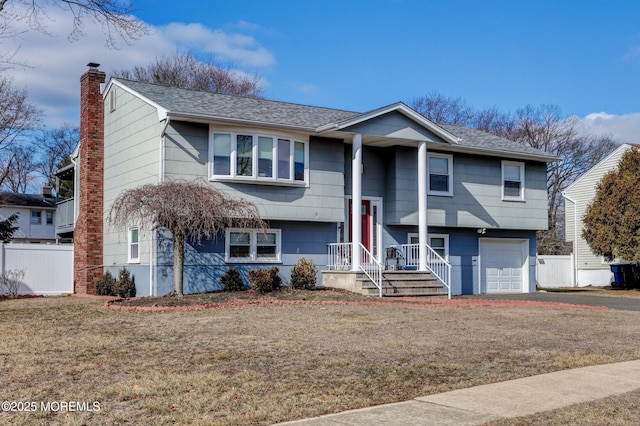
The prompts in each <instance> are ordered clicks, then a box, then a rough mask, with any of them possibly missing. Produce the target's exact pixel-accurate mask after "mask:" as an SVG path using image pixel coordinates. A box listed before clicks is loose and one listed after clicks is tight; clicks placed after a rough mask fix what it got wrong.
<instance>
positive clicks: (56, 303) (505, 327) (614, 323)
mask: <svg viewBox="0 0 640 426" xmlns="http://www.w3.org/2000/svg"><path fill="white" fill-rule="evenodd" d="M324 294H325V295H326V294H328V293H324ZM367 300H368V301H371V299H367ZM102 304H103V301H99V300H91V299H80V298H74V297H61V298H45V299H30V300H4V301H0V377H2V378H3V392H2V396H3V399H5V400H22V401H59V400H73V401H95V400H97V401H100V403H101V407H102V408H103V409H102V410H101V411H100V412H97V413H95V412H94V413H66V414H61V413H52V414H49V413H43V412H36V413H33V414H30V415H27V414H24V413H21V414H18V413H3V414H0V421H2V420H5V421H7V420H9V421H16V422H17V423H22V422H24V423H42V422H48V423H51V424H82V423H91V424H95V423H98V424H100V423H103V424H114V423H125V422H126V423H130V424H174V423H178V424H213V425H236V424H272V423H275V422H280V421H285V420H293V419H300V418H305V417H309V416H315V415H320V414H327V413H333V412H338V411H342V410H347V409H353V408H359V407H365V406H369V405H374V404H382V403H390V402H397V401H403V400H406V399H409V398H413V397H416V396H420V395H428V394H432V393H436V392H442V391H447V390H453V389H458V388H464V387H468V386H473V385H479V384H485V383H490V382H497V381H502V380H508V379H513V378H517V377H524V376H529V375H534V374H539V373H546V372H549V371H556V370H560V369H564V368H573V367H581V366H585V365H592V364H600V363H606V362H617V361H624V360H631V359H637V358H640V349H638V348H637V345H636V342H637V341H639V340H640V313H636V312H620V311H589V310H576V309H555V308H539V307H537V308H534V307H451V306H429V305H424V306H417V305H404V304H399V303H393V304H389V303H385V304H368V305H336V304H320V303H311V304H295V305H292V304H284V305H268V306H260V305H254V306H245V307H235V308H226V309H214V310H200V311H175V312H174V311H162V312H141V311H116V310H111V309H105V308H104V307H103V306H102Z"/></svg>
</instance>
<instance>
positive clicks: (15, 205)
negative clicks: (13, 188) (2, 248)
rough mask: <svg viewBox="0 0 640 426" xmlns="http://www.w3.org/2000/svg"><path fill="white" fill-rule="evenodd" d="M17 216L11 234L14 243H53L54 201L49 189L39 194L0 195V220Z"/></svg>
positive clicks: (44, 188) (54, 236)
mask: <svg viewBox="0 0 640 426" xmlns="http://www.w3.org/2000/svg"><path fill="white" fill-rule="evenodd" d="M16 213H17V214H18V220H17V221H16V226H17V227H18V229H17V230H16V231H15V232H14V234H13V240H12V242H14V243H49V244H51V243H55V242H56V231H55V213H56V201H55V198H54V197H53V196H52V194H51V188H49V187H43V188H42V192H41V193H40V194H19V193H16V192H2V193H0V220H6V219H7V218H9V217H10V216H11V215H13V214H16Z"/></svg>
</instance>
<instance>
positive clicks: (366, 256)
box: [360, 243, 382, 297]
mask: <svg viewBox="0 0 640 426" xmlns="http://www.w3.org/2000/svg"><path fill="white" fill-rule="evenodd" d="M360 253H361V254H360V259H361V261H360V269H361V270H362V272H364V273H365V275H366V276H367V277H369V279H370V280H371V281H372V282H373V283H374V284H375V285H376V287H378V291H379V295H380V297H382V263H380V262H378V259H376V258H375V257H374V256H373V255H372V254H371V252H370V251H369V250H367V249H366V248H365V246H363V245H362V243H360Z"/></svg>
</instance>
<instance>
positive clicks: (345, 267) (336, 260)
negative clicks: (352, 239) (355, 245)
mask: <svg viewBox="0 0 640 426" xmlns="http://www.w3.org/2000/svg"><path fill="white" fill-rule="evenodd" d="M327 268H329V270H331V271H350V270H351V243H331V244H329V259H328V260H327Z"/></svg>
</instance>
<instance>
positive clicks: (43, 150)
mask: <svg viewBox="0 0 640 426" xmlns="http://www.w3.org/2000/svg"><path fill="white" fill-rule="evenodd" d="M79 140H80V129H79V128H78V127H75V126H72V125H71V124H68V123H67V124H63V125H62V126H60V127H57V128H55V129H47V130H43V131H42V132H41V133H40V134H38V135H37V136H36V137H35V143H36V145H37V146H38V147H39V152H40V160H39V161H38V163H37V170H38V171H39V172H40V174H42V176H44V178H45V179H47V184H48V185H49V186H51V187H52V188H55V187H56V177H55V172H56V171H57V170H58V169H60V168H62V167H64V166H66V165H67V164H70V163H71V154H72V153H73V150H74V149H75V147H76V146H77V145H78V142H79ZM58 191H59V195H61V196H63V197H71V196H73V187H72V186H71V184H69V183H66V184H64V183H61V184H60V188H59V189H58Z"/></svg>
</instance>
